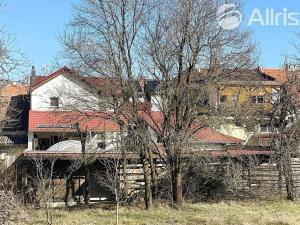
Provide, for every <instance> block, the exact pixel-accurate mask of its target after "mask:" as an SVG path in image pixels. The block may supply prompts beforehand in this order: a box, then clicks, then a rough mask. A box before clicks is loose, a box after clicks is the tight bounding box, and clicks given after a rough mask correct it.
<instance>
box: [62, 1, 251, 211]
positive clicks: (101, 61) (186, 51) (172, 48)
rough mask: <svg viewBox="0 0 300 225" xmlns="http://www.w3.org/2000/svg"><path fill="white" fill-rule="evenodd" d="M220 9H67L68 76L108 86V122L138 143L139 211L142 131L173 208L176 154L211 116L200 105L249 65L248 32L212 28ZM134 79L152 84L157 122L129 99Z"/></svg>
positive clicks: (161, 4)
mask: <svg viewBox="0 0 300 225" xmlns="http://www.w3.org/2000/svg"><path fill="white" fill-rule="evenodd" d="M235 3H236V5H237V6H240V5H241V4H240V2H239V1H236V2H235ZM222 4H223V1H221V0H220V1H219V0H215V1H208V0H203V1H192V0H191V1H181V0H178V1H151V2H150V1H144V0H142V1H138V0H130V1H125V0H121V1H114V0H105V1H95V0H84V1H82V4H79V5H78V6H76V7H75V15H74V17H73V19H72V20H71V22H70V24H69V26H68V27H67V29H66V31H65V33H64V34H63V35H62V37H61V40H62V43H63V45H64V47H65V49H64V52H63V57H64V58H67V59H68V60H70V63H71V65H72V66H74V68H77V69H79V70H80V71H82V72H83V73H82V74H91V75H94V76H101V77H106V78H109V79H110V80H111V81H113V82H111V83H114V84H116V85H115V87H116V89H117V90H118V92H112V95H111V96H110V99H114V97H115V98H116V99H117V102H118V106H119V107H117V108H116V111H115V114H114V115H115V118H123V119H122V120H123V121H126V123H125V124H126V125H125V130H131V133H132V135H133V138H135V139H136V140H137V141H138V145H136V146H133V147H137V146H138V147H137V148H133V149H137V152H138V154H139V155H140V158H141V161H142V162H143V167H144V174H145V179H144V181H145V205H146V208H150V207H151V205H152V190H151V185H152V183H151V177H150V176H151V172H149V171H150V169H151V168H150V165H151V160H150V158H149V157H150V155H149V153H150V152H151V151H149V149H151V148H149V138H148V137H149V129H148V128H149V127H151V128H152V129H153V130H155V131H156V134H157V136H158V137H159V139H160V140H162V144H163V148H164V150H165V152H166V155H167V157H166V162H167V163H168V166H169V169H170V173H171V177H172V179H171V181H172V193H173V202H174V205H177V206H180V205H181V204H182V201H183V197H182V159H183V154H184V149H186V148H187V147H188V146H189V141H190V139H191V135H192V133H193V132H194V131H195V130H197V129H199V127H201V126H202V125H200V126H198V127H197V126H195V124H201V123H202V122H203V121H204V122H205V123H209V120H208V115H210V114H212V112H213V109H214V107H211V108H210V107H208V104H207V96H208V95H209V90H210V87H211V86H212V84H213V83H214V82H215V81H217V80H218V77H219V76H224V75H228V73H230V72H236V71H237V70H239V69H241V68H251V66H253V64H254V57H253V56H254V52H255V47H254V45H253V44H252V43H251V32H249V31H247V30H244V29H243V28H241V29H236V30H231V31H227V30H223V29H222V28H221V27H219V25H218V24H217V16H216V12H217V9H218V7H219V6H221V5H222ZM200 68H201V69H200ZM199 69H200V71H199ZM141 74H143V75H146V76H148V77H151V78H153V79H155V80H157V81H158V83H159V89H158V90H157V93H156V96H152V99H153V100H154V99H156V100H157V101H156V105H157V106H158V107H159V109H160V111H161V115H162V120H161V121H162V122H161V121H160V122H158V121H157V120H156V119H155V118H153V116H152V114H151V110H149V108H147V107H145V108H146V109H144V110H141V108H140V105H141V103H144V102H145V101H142V100H141V98H140V96H138V94H137V88H136V86H137V85H136V79H137V78H138V77H139V75H141ZM117 93H118V94H117ZM145 94H146V93H145ZM141 111H144V112H145V113H141ZM141 114H143V116H141ZM145 114H146V115H147V116H148V117H149V118H150V119H149V118H148V119H145ZM122 120H121V121H122Z"/></svg>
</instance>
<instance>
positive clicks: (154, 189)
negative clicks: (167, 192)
mask: <svg viewBox="0 0 300 225" xmlns="http://www.w3.org/2000/svg"><path fill="white" fill-rule="evenodd" d="M148 155H149V162H150V169H151V184H152V185H151V187H152V197H153V198H155V197H156V193H157V171H156V165H155V163H154V161H153V157H152V152H151V149H150V148H149V150H148Z"/></svg>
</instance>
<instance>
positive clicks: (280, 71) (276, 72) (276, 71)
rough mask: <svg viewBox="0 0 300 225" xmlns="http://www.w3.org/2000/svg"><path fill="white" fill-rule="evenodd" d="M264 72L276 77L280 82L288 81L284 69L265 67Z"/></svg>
mask: <svg viewBox="0 0 300 225" xmlns="http://www.w3.org/2000/svg"><path fill="white" fill-rule="evenodd" d="M262 72H263V73H265V74H267V75H268V76H271V77H273V78H275V79H276V81H278V82H285V81H287V74H286V72H285V71H284V70H283V69H276V68H263V69H262Z"/></svg>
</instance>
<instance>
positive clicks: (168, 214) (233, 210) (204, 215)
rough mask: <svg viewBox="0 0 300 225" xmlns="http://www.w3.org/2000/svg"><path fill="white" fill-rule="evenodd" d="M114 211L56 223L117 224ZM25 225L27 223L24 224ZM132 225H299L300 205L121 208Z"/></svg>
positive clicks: (70, 215)
mask: <svg viewBox="0 0 300 225" xmlns="http://www.w3.org/2000/svg"><path fill="white" fill-rule="evenodd" d="M114 216H115V214H114V211H110V210H103V209H96V208H93V209H74V210H71V211H67V210H65V209H63V210H55V211H54V224H63V225H69V224H70V225H77V224H85V225H92V224H105V225H109V224H114ZM29 217H30V219H28V221H27V223H26V224H45V222H44V218H45V217H44V212H42V211H40V210H31V211H29ZM23 222H24V221H23ZM119 224H129V225H142V224H145V225H146V224H149V225H154V224H159V225H166V224H172V225H179V224H180V225H182V224H194V225H201V224H206V225H240V224H243V225H250V224H255V225H288V224H290V225H297V224H299V225H300V203H299V202H298V203H290V202H286V201H276V202H221V203H213V204H208V203H206V204H204V203H203V204H186V205H185V206H184V207H183V208H182V209H181V210H173V209H171V208H169V207H168V206H160V207H157V208H154V209H152V210H151V211H145V210H142V209H140V208H137V207H136V208H128V209H126V208H122V209H121V211H120V223H119Z"/></svg>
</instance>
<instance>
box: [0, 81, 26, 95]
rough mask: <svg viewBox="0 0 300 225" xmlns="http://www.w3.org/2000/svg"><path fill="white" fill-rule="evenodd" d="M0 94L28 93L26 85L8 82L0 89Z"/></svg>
mask: <svg viewBox="0 0 300 225" xmlns="http://www.w3.org/2000/svg"><path fill="white" fill-rule="evenodd" d="M0 94H1V96H3V97H12V96H17V95H26V94H28V87H27V85H25V84H19V83H17V84H14V83H12V84H8V85H6V86H5V87H3V88H2V89H1V91H0Z"/></svg>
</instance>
